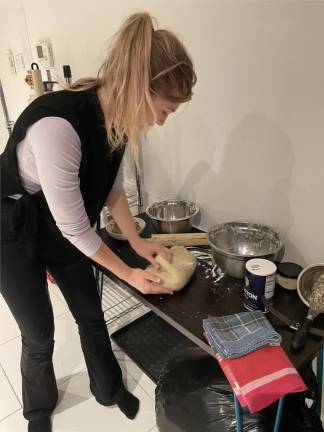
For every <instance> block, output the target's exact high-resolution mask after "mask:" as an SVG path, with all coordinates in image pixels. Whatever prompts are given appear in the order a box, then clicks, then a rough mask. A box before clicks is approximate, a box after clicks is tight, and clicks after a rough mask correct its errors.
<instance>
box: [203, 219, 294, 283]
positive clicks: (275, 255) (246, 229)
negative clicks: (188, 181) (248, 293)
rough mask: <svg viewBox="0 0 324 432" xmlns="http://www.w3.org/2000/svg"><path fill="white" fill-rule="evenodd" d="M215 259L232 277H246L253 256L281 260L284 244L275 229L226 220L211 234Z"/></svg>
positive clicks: (209, 239)
mask: <svg viewBox="0 0 324 432" xmlns="http://www.w3.org/2000/svg"><path fill="white" fill-rule="evenodd" d="M207 238H208V242H209V245H210V247H211V249H212V253H213V256H214V259H215V262H216V263H217V264H218V265H219V266H220V267H221V269H222V270H223V271H224V272H225V273H227V274H229V275H230V276H232V277H235V278H237V279H244V275H245V263H246V261H248V260H249V259H252V258H265V259H268V260H270V261H281V259H282V258H283V255H284V250H285V249H284V244H283V242H282V240H281V238H280V236H279V234H278V233H277V232H276V231H274V230H273V229H272V228H270V227H268V226H266V225H261V224H255V223H249V222H226V223H222V224H219V225H216V226H214V227H212V228H211V229H210V230H209V231H208V234H207Z"/></svg>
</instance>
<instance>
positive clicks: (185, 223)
mask: <svg viewBox="0 0 324 432" xmlns="http://www.w3.org/2000/svg"><path fill="white" fill-rule="evenodd" d="M198 212H199V207H198V206H197V205H196V204H195V203H193V202H191V201H183V200H165V201H160V202H155V203H153V204H152V205H150V206H149V207H148V208H147V210H146V214H147V215H148V216H149V218H150V219H151V221H152V223H153V226H154V228H155V230H156V231H157V232H158V233H165V234H174V233H186V232H189V231H190V230H191V228H192V224H191V221H192V218H193V217H194V216H196V215H197V214H198Z"/></svg>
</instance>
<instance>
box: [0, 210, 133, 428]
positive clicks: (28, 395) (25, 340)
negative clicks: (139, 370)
mask: <svg viewBox="0 0 324 432" xmlns="http://www.w3.org/2000/svg"><path fill="white" fill-rule="evenodd" d="M1 207H2V208H1V282H0V290H1V294H2V295H3V297H4V299H5V301H6V302H7V304H8V306H9V308H10V310H11V312H12V314H13V316H14V318H15V320H16V321H17V323H18V326H19V328H20V331H21V339H22V354H21V374H22V395H23V414H24V417H25V418H26V419H27V420H34V419H39V418H42V417H45V416H48V415H50V414H51V412H52V411H53V409H54V408H55V405H56V402H57V397H58V392H57V385H56V380H55V375H54V370H53V363H52V355H53V348H54V319H53V310H52V305H51V302H50V298H49V294H48V287H47V282H46V269H48V271H49V272H50V273H51V274H52V276H53V277H54V279H55V281H56V282H57V284H58V286H59V288H60V290H61V291H62V293H63V295H64V297H65V300H66V302H67V304H68V306H69V308H70V311H71V313H72V314H73V317H74V319H75V321H76V323H77V325H78V328H79V334H80V340H81V346H82V350H83V354H84V358H85V361H86V365H87V369H88V373H89V378H90V389H91V391H92V393H93V395H94V396H95V398H96V400H97V401H98V402H99V403H101V404H102V405H112V404H115V403H116V402H118V400H119V399H120V397H122V395H123V393H124V391H125V388H124V385H123V382H122V372H121V369H120V367H119V364H118V362H117V360H116V358H115V356H114V354H113V352H112V349H111V343H110V339H109V335H108V331H107V327H106V324H105V321H104V317H103V312H102V310H101V304H100V299H99V296H98V292H97V286H96V281H95V278H94V274H93V270H92V266H91V261H90V260H89V259H88V258H86V257H84V258H81V259H80V260H78V261H75V262H73V263H70V264H62V263H59V262H42V261H40V260H30V259H28V258H27V257H26V256H25V255H24V254H23V252H21V250H20V248H19V247H18V246H17V244H16V239H15V236H14V235H13V233H12V230H11V218H12V205H11V203H10V202H9V203H8V202H7V201H6V202H5V203H3V202H2V206H1Z"/></svg>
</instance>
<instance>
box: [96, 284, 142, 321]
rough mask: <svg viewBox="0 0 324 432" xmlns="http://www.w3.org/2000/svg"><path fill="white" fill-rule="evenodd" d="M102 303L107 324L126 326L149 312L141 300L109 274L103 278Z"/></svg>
mask: <svg viewBox="0 0 324 432" xmlns="http://www.w3.org/2000/svg"><path fill="white" fill-rule="evenodd" d="M101 303H102V310H103V312H104V317H105V321H106V323H107V325H111V324H114V325H118V326H119V327H120V326H124V325H127V324H129V323H130V322H131V321H134V320H135V319H137V318H139V317H140V316H142V315H144V314H146V313H147V312H149V309H148V308H147V307H146V306H145V305H144V304H143V303H142V302H141V301H139V300H138V299H137V298H135V297H134V296H132V295H131V294H129V293H128V292H127V291H126V290H125V289H123V288H121V287H120V286H119V285H118V284H117V283H116V282H113V281H112V280H111V279H109V278H108V277H107V276H103V278H102V294H101ZM128 314H129V315H128ZM122 318H124V319H122ZM118 321H119V322H118Z"/></svg>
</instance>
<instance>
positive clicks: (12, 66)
mask: <svg viewBox="0 0 324 432" xmlns="http://www.w3.org/2000/svg"><path fill="white" fill-rule="evenodd" d="M8 63H9V68H10V72H11V73H12V74H13V75H17V70H16V63H15V58H14V55H13V53H12V52H11V51H9V52H8Z"/></svg>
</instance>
